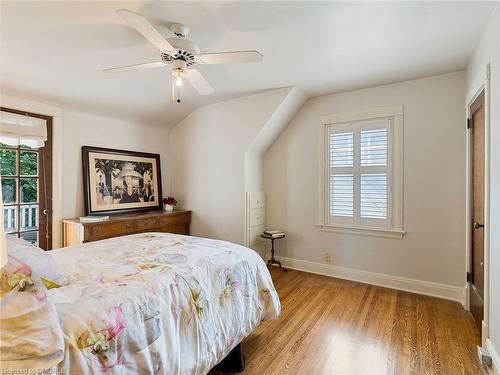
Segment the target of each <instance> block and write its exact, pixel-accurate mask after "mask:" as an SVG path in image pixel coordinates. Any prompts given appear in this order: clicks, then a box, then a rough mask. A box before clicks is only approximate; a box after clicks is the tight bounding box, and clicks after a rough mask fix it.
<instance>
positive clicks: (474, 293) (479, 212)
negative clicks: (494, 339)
mask: <svg viewBox="0 0 500 375" xmlns="http://www.w3.org/2000/svg"><path fill="white" fill-rule="evenodd" d="M484 98H485V95H484V90H483V91H482V92H481V93H480V94H479V95H478V96H477V98H476V99H475V100H474V102H473V103H472V105H471V106H470V111H469V113H470V117H469V126H470V132H471V133H470V136H471V145H470V146H471V148H470V150H471V155H470V156H471V211H470V212H471V218H470V219H471V221H470V222H471V223H472V228H471V231H472V236H471V244H470V245H471V246H470V249H471V253H470V269H469V283H470V285H469V304H470V311H471V313H472V316H473V317H474V320H475V322H476V325H477V327H478V329H479V332H481V331H482V322H483V318H484V217H485V213H484V211H485V207H484V201H485V199H484V194H485V168H484V166H485V141H484V140H485V104H484Z"/></svg>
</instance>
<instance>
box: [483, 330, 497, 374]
mask: <svg viewBox="0 0 500 375" xmlns="http://www.w3.org/2000/svg"><path fill="white" fill-rule="evenodd" d="M486 348H488V350H489V351H490V355H491V358H492V359H493V366H492V367H491V368H490V369H488V372H489V374H491V375H500V356H499V353H497V352H496V350H495V348H494V347H493V344H492V343H491V341H490V339H486Z"/></svg>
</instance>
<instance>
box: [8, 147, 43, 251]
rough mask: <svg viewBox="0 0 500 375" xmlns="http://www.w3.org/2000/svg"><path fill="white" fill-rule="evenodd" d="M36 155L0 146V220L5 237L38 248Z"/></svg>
mask: <svg viewBox="0 0 500 375" xmlns="http://www.w3.org/2000/svg"><path fill="white" fill-rule="evenodd" d="M39 159H40V155H39V151H38V150H35V149H30V148H29V147H26V146H23V145H21V146H17V147H12V146H8V145H4V144H2V143H0V173H1V176H2V195H3V201H4V202H3V203H4V208H3V217H4V229H5V232H6V233H9V234H12V235H15V236H17V237H20V238H23V239H25V240H27V241H29V242H31V243H33V244H36V245H38V239H39V202H40V189H39V185H40V184H39V180H40V176H39V170H40V168H39Z"/></svg>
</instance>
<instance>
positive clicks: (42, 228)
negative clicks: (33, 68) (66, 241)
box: [0, 107, 53, 250]
mask: <svg viewBox="0 0 500 375" xmlns="http://www.w3.org/2000/svg"><path fill="white" fill-rule="evenodd" d="M0 110H1V111H4V112H10V113H15V114H18V115H25V116H30V117H35V118H39V119H42V120H45V121H46V124H47V141H46V142H45V145H44V147H42V148H40V149H38V151H39V173H38V175H39V180H38V183H39V191H41V194H39V202H38V212H39V214H38V218H39V219H38V220H39V221H38V228H39V237H38V242H39V247H41V248H42V249H44V250H51V249H52V236H53V235H52V149H53V135H52V133H53V126H52V123H53V118H52V116H46V115H41V114H38V113H32V112H26V111H19V110H16V109H12V108H5V107H0ZM18 197H19V195H18ZM44 212H46V214H44ZM2 215H3V213H2ZM18 219H19V218H18Z"/></svg>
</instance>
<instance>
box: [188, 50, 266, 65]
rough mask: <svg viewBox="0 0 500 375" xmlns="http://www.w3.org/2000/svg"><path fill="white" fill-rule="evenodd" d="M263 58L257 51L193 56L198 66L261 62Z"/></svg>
mask: <svg viewBox="0 0 500 375" xmlns="http://www.w3.org/2000/svg"><path fill="white" fill-rule="evenodd" d="M263 58H264V56H262V55H261V53H260V52H259V51H255V50H252V51H234V52H217V53H200V54H199V55H196V56H195V59H196V62H197V63H198V64H233V63H252V62H261V61H262V59H263Z"/></svg>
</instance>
